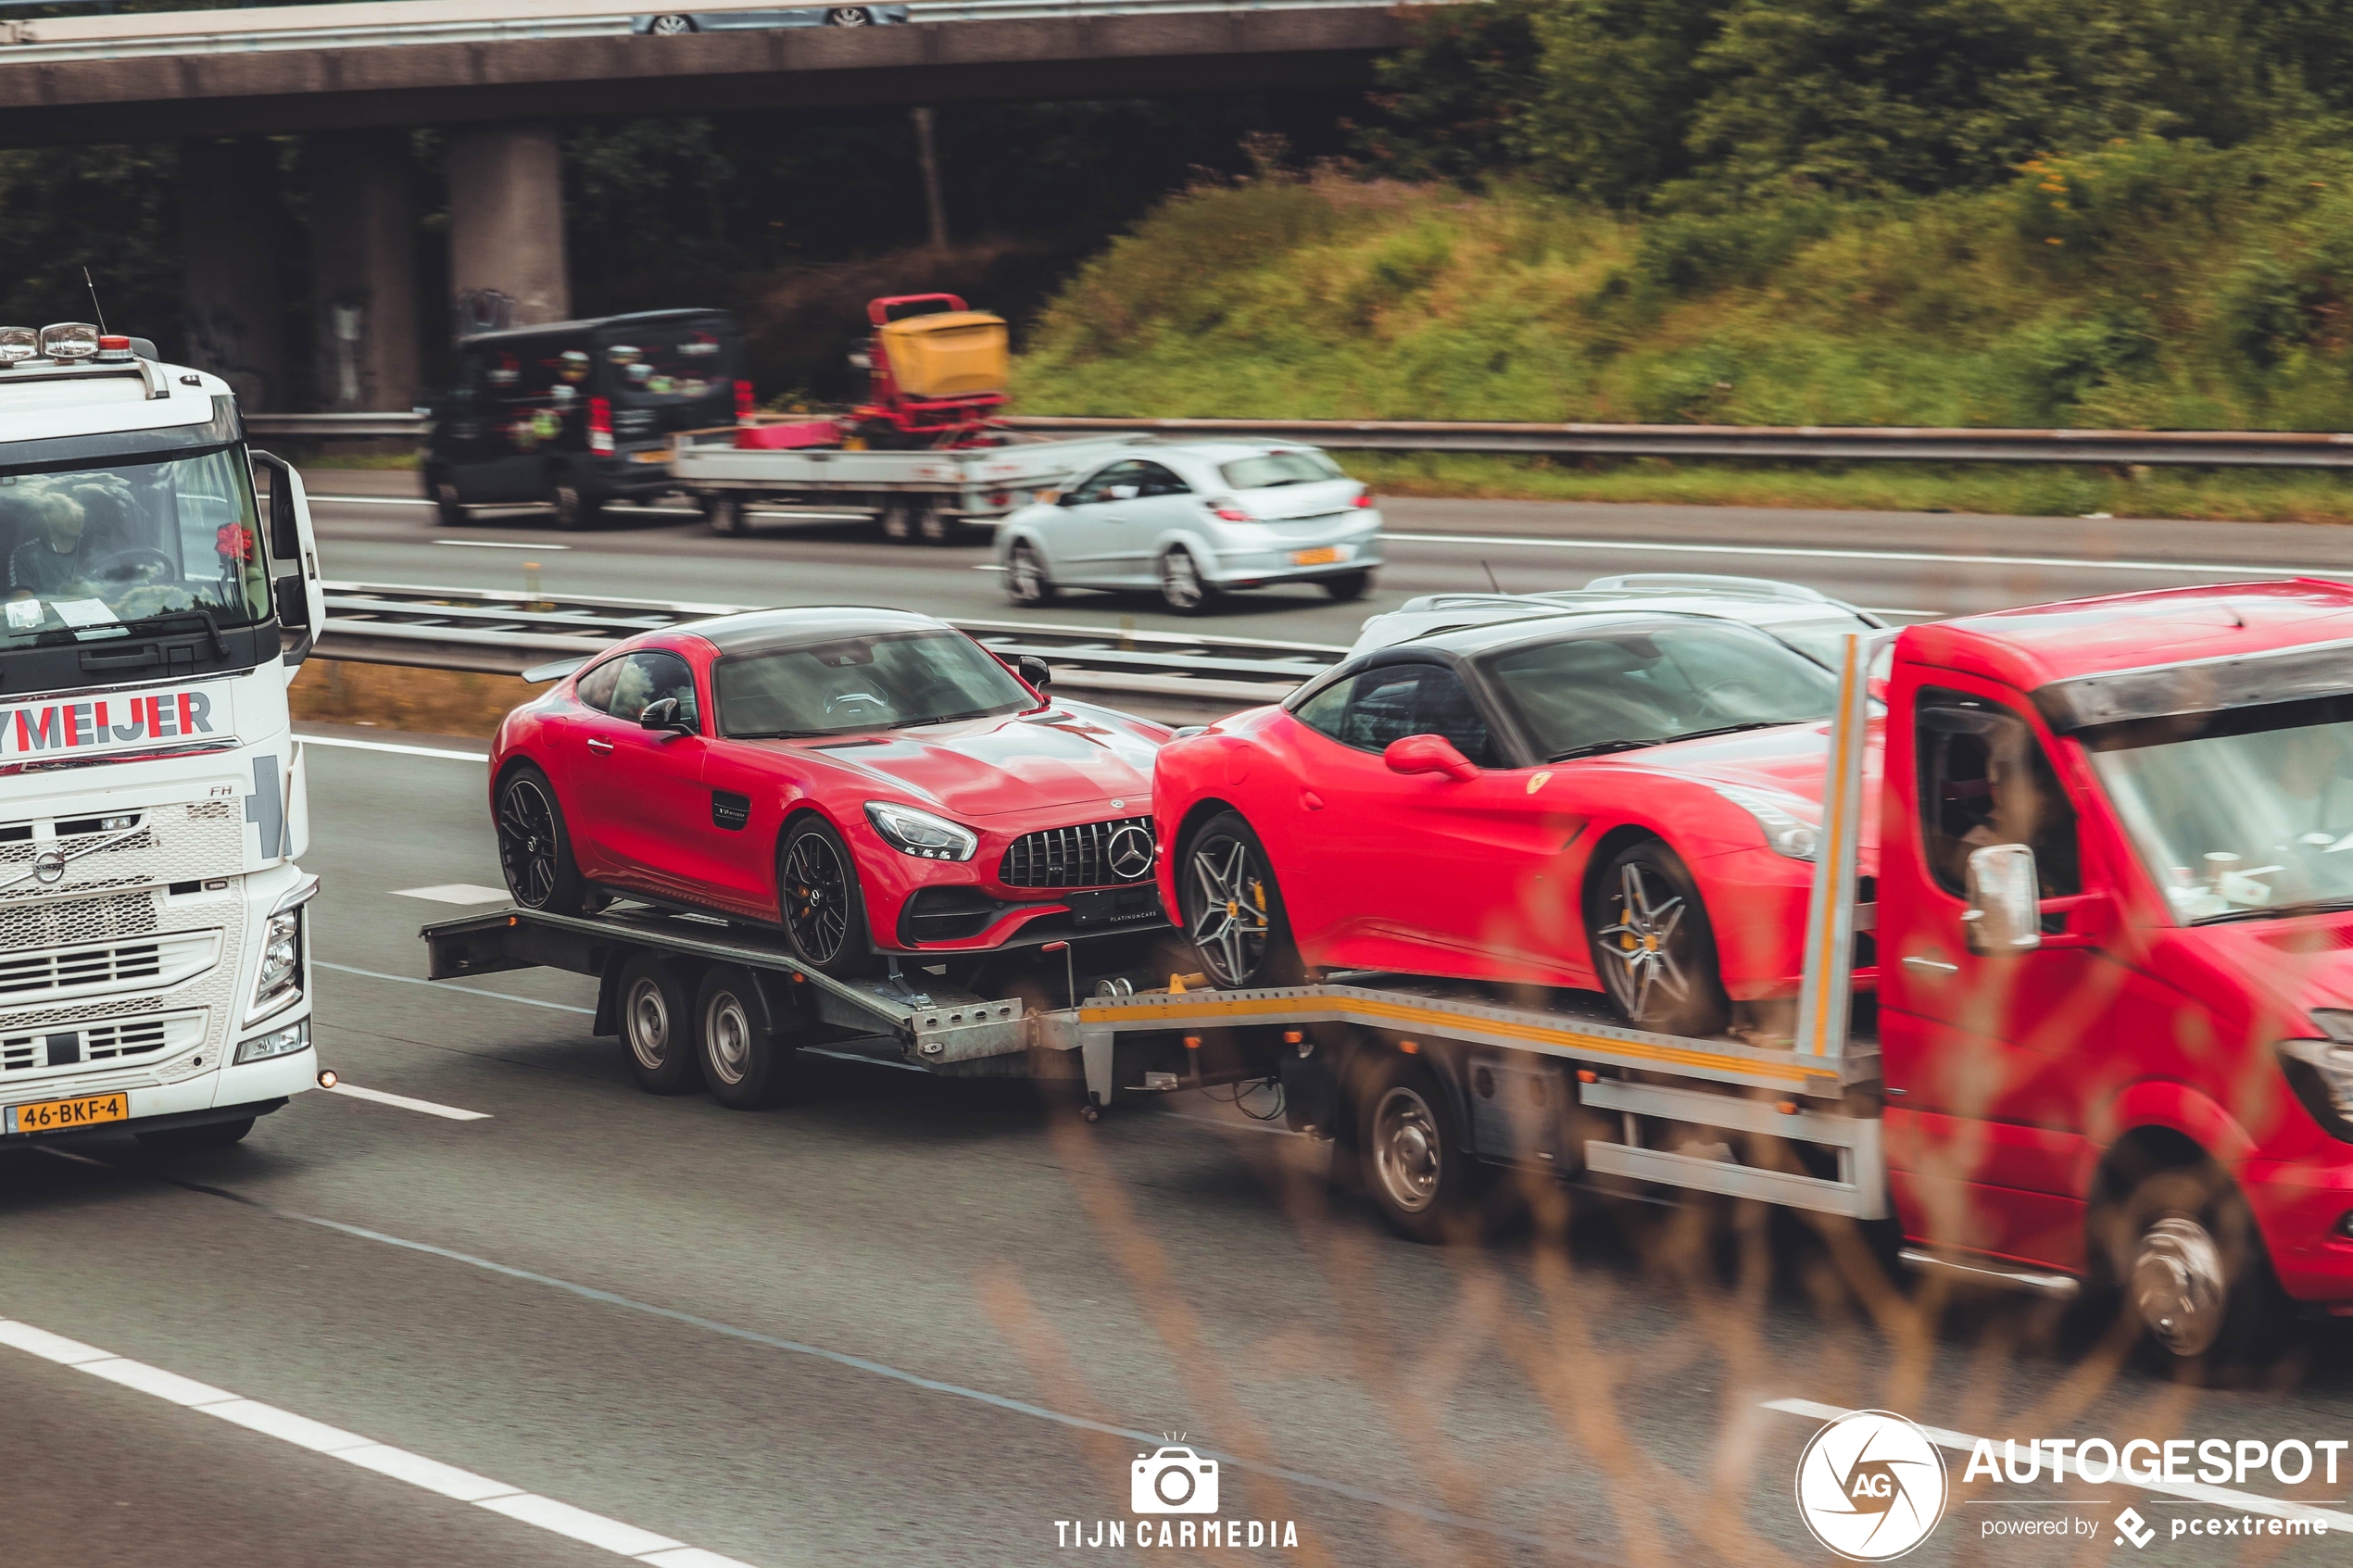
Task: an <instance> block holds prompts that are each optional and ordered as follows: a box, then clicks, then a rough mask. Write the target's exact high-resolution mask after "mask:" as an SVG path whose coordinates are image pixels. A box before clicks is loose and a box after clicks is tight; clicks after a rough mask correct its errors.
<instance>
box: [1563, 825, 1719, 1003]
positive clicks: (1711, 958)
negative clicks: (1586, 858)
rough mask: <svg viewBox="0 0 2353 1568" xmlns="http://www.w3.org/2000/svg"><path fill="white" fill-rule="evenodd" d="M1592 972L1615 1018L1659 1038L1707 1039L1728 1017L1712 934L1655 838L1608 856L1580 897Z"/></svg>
mask: <svg viewBox="0 0 2353 1568" xmlns="http://www.w3.org/2000/svg"><path fill="white" fill-rule="evenodd" d="M1585 933H1586V940H1587V942H1588V943H1589V944H1590V946H1591V947H1592V955H1593V969H1594V972H1596V973H1597V974H1599V975H1600V977H1601V982H1602V985H1603V986H1604V989H1606V990H1607V991H1608V993H1609V999H1610V1005H1611V1006H1613V1007H1615V1008H1616V1009H1617V1013H1618V1016H1619V1017H1621V1018H1623V1019H1625V1020H1626V1022H1629V1023H1630V1024H1632V1025H1634V1026H1635V1027H1636V1028H1638V1029H1654V1030H1656V1031H1658V1032H1659V1033H1661V1034H1666V1035H1715V1034H1718V1033H1719V1032H1721V1031H1722V1029H1723V1027H1724V1024H1725V1022H1726V1020H1727V1019H1728V1018H1729V1017H1730V1012H1731V1004H1730V1001H1729V1000H1728V999H1727V998H1726V997H1725V995H1724V981H1723V977H1722V974H1721V972H1720V971H1719V970H1718V966H1717V960H1716V934H1715V932H1714V931H1713V929H1711V928H1710V926H1709V924H1708V921H1707V909H1706V907H1705V905H1703V904H1702V903H1701V902H1700V897H1699V889H1698V887H1696V886H1695V885H1693V884H1692V875H1691V872H1688V871H1686V870H1684V869H1683V861H1682V858H1681V857H1680V856H1679V855H1677V854H1676V853H1675V851H1674V850H1672V849H1670V848H1668V847H1667V846H1666V844H1664V843H1663V842H1661V841H1660V840H1658V839H1655V838H1645V839H1642V840H1641V841H1639V842H1637V843H1633V844H1629V845H1628V846H1626V847H1624V848H1623V849H1620V850H1619V851H1618V852H1617V854H1616V855H1615V856H1613V857H1611V859H1610V861H1609V864H1608V865H1606V866H1604V868H1603V869H1602V872H1601V874H1600V875H1599V876H1596V877H1595V878H1594V879H1593V881H1592V884H1591V886H1589V887H1588V888H1587V890H1586V893H1585Z"/></svg>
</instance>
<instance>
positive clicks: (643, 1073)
mask: <svg viewBox="0 0 2353 1568" xmlns="http://www.w3.org/2000/svg"><path fill="white" fill-rule="evenodd" d="M613 995H614V1000H615V1009H614V1010H615V1011H616V1012H617V1013H618V1014H619V1017H618V1018H617V1019H616V1020H615V1022H618V1023H619V1025H620V1028H621V1043H622V1047H623V1055H624V1056H625V1057H626V1058H627V1060H628V1062H629V1075H630V1076H631V1077H633V1078H635V1080H636V1081H637V1086H638V1087H639V1088H641V1089H643V1090H645V1091H646V1093H648V1094H649V1095H682V1094H685V1093H686V1092H688V1091H689V1090H691V1089H694V1088H696V1087H698V1085H700V1084H701V1083H702V1073H701V1072H700V1070H699V1068H698V1065H697V1061H696V1053H695V1041H694V1006H695V985H694V976H693V975H692V974H691V973H690V972H688V971H687V970H686V969H685V968H684V967H682V966H681V965H679V964H677V963H675V962H673V961H672V960H667V959H664V958H662V957H661V955H659V954H656V953H649V952H645V951H642V950H641V951H638V952H635V953H633V954H631V955H630V957H629V961H628V962H627V963H626V964H624V965H623V966H622V971H621V979H620V982H619V984H618V985H616V986H615V988H614V993H613Z"/></svg>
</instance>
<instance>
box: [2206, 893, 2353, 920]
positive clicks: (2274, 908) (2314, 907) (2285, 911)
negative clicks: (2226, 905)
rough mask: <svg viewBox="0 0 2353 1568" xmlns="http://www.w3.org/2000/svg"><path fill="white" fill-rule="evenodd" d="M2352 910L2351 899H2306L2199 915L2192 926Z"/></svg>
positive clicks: (2352, 900) (2352, 903)
mask: <svg viewBox="0 0 2353 1568" xmlns="http://www.w3.org/2000/svg"><path fill="white" fill-rule="evenodd" d="M2347 909H2353V897H2342V898H2307V899H2305V900H2304V901H2303V902H2302V903H2300V904H2272V905H2269V906H2267V907H2265V908H2263V909H2225V910H2224V911H2223V912H2222V913H2221V914H2219V915H2201V916H2199V917H2198V918H2197V919H2196V920H2194V921H2192V922H2190V923H2191V924H2192V925H2221V924H2223V923H2224V922H2229V921H2234V920H2279V919H2283V918H2284V917H2287V916H2290V915H2326V914H2337V913H2341V912H2343V911H2344V910H2347Z"/></svg>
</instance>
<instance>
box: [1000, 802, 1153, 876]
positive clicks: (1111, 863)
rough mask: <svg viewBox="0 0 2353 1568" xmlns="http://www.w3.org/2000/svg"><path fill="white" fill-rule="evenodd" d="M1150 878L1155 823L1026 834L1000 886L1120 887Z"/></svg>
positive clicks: (1124, 820) (1004, 866)
mask: <svg viewBox="0 0 2353 1568" xmlns="http://www.w3.org/2000/svg"><path fill="white" fill-rule="evenodd" d="M1136 834H1141V835H1142V837H1141V839H1140V841H1139V839H1138V838H1137V837H1136V836H1135V835H1136ZM1151 874H1152V820H1151V818H1150V817H1120V818H1117V819H1115V820H1114V821H1112V822H1081V823H1079V824H1078V825H1077V826H1076V827H1067V828H1047V829H1045V830H1043V831H1042V832H1038V833H1026V834H1022V835H1021V836H1020V837H1019V838H1016V839H1014V840H1013V844H1012V845H1011V846H1010V847H1007V849H1006V850H1005V859H1004V860H1003V861H1002V863H1000V865H999V867H998V868H997V880H998V881H1000V882H1001V883H1003V884H1005V885H1006V886H1008V887H1117V886H1120V885H1122V884H1127V883H1134V882H1141V881H1143V880H1144V879H1145V878H1147V877H1149V876H1151Z"/></svg>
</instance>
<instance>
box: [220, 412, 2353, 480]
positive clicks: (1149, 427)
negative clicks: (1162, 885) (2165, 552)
mask: <svg viewBox="0 0 2353 1568" xmlns="http://www.w3.org/2000/svg"><path fill="white" fill-rule="evenodd" d="M1002 422H1003V423H1004V425H1005V426H1006V428H1008V429H1010V430H1013V431H1016V432H1019V433H1024V434H1029V435H1112V434H1128V435H1160V436H1165V437H1167V438H1169V439H1171V440H1177V441H1199V440H1203V439H1206V438H1209V437H1213V436H1246V437H1250V438H1252V439H1259V440H1265V439H1273V440H1278V441H1301V442H1307V443H1311V444H1313V445H1317V446H1328V447H1331V448H1333V449H1335V450H1338V451H1343V452H1490V453H1525V454H1547V453H1568V454H1585V455H1589V456H1594V457H1613V456H1614V457H1656V458H1776V459H1780V460H1783V461H1790V460H1815V461H1837V462H1857V461H1900V462H1944V463H2101V464H2114V465H2128V464H2133V465H2151V466H2156V465H2173V466H2184V465H2186V466H2191V467H2210V468H2305V469H2353V434H2347V433H2338V432H2329V431H2284V430H2253V431H2227V430H1949V429H1934V428H1927V429H1903V428H1896V427H1887V426H1873V425H1821V426H1815V425H1792V426H1773V425H1597V424H1504V423H1484V422H1477V421H1470V420H1440V421H1418V420H1114V419H1093V418H1085V417H1076V416H1074V417H1071V418H1056V417H1051V416H1036V415H1026V416H1020V417H1016V418H1012V419H1007V420H1004V421H1002ZM245 423H246V426H247V428H248V429H250V430H252V431H253V432H254V433H256V434H259V435H298V436H309V437H312V438H315V439H323V440H334V439H338V438H344V439H351V438H359V437H372V438H378V439H383V438H396V439H409V440H419V439H422V437H423V434H424V423H425V421H424V417H423V416H422V415H420V414H254V415H250V416H248V417H247V418H246V420H245Z"/></svg>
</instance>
